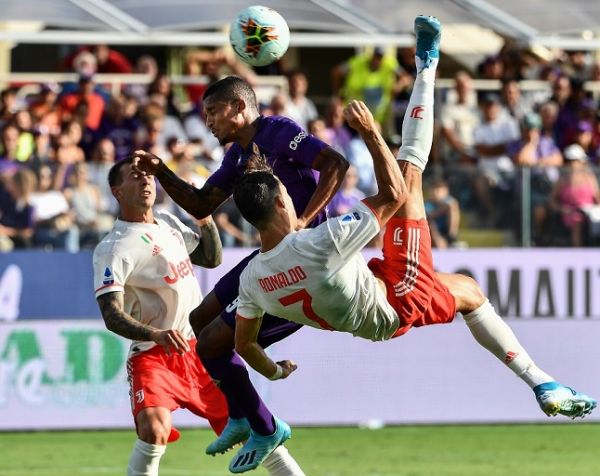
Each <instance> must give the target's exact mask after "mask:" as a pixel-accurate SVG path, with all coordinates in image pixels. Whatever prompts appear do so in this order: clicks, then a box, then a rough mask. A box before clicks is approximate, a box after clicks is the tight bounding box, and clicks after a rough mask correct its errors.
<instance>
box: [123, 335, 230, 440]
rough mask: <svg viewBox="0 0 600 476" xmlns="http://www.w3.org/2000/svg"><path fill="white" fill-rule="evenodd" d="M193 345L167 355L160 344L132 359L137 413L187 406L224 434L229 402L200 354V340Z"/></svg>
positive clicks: (133, 404)
mask: <svg viewBox="0 0 600 476" xmlns="http://www.w3.org/2000/svg"><path fill="white" fill-rule="evenodd" d="M189 345H190V350H189V351H188V352H186V353H185V354H183V355H180V354H178V353H177V352H171V355H167V353H166V352H165V351H164V349H163V348H162V347H160V346H158V345H157V346H155V347H153V348H152V349H150V350H147V351H145V352H140V353H139V354H136V355H134V356H132V357H130V358H129V360H128V361H127V373H128V380H129V396H130V397H131V410H132V412H133V416H134V418H135V417H136V416H137V414H138V413H139V412H140V411H141V410H143V409H144V408H148V407H164V408H168V409H169V410H170V411H174V410H177V409H178V408H187V409H188V410H189V411H191V412H192V413H194V414H196V415H198V416H201V417H202V418H206V419H207V420H208V422H209V423H210V426H211V427H212V428H213V429H214V430H215V432H216V433H217V434H220V433H221V431H223V428H225V425H226V424H227V416H228V411H227V401H226V400H225V397H224V396H223V394H222V393H221V391H220V390H219V389H218V388H217V386H216V385H215V383H214V382H213V381H212V379H211V378H210V375H209V374H208V372H207V371H206V370H205V368H204V366H203V365H202V363H201V362H200V359H199V358H198V356H197V355H196V352H195V351H194V349H195V347H196V340H195V339H192V340H190V341H189ZM173 430H174V431H172V432H171V436H170V437H169V441H174V440H176V439H177V437H178V432H177V430H175V429H173Z"/></svg>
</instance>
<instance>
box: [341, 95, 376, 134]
mask: <svg viewBox="0 0 600 476" xmlns="http://www.w3.org/2000/svg"><path fill="white" fill-rule="evenodd" d="M344 119H346V122H348V124H349V125H350V127H352V129H355V130H357V131H358V132H364V131H371V130H373V129H374V128H375V119H373V114H371V111H369V108H368V107H367V106H366V105H365V103H364V102H362V101H356V100H354V101H350V103H349V104H348V105H347V106H346V107H345V108H344Z"/></svg>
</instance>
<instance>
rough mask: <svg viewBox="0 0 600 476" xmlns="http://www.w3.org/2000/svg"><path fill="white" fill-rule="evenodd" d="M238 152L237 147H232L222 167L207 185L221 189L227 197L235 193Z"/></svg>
mask: <svg viewBox="0 0 600 476" xmlns="http://www.w3.org/2000/svg"><path fill="white" fill-rule="evenodd" d="M236 150H237V148H236V147H235V146H232V147H230V148H229V150H228V151H227V153H226V154H225V157H223V162H221V166H220V167H219V168H218V169H217V170H215V172H214V173H213V174H212V175H211V176H210V177H208V179H207V180H206V183H209V184H211V185H212V186H214V187H217V188H220V189H221V190H223V192H225V194H227V195H231V193H232V192H233V186H234V185H235V181H236V179H237V176H238V171H237V168H236V160H237V159H236V155H237V153H236Z"/></svg>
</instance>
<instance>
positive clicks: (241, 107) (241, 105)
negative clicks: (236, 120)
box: [237, 98, 246, 114]
mask: <svg viewBox="0 0 600 476" xmlns="http://www.w3.org/2000/svg"><path fill="white" fill-rule="evenodd" d="M245 109H246V101H244V100H243V99H241V98H240V99H238V100H237V112H238V114H241V113H242V112H244V110H245Z"/></svg>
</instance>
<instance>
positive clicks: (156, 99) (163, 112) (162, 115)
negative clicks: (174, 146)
mask: <svg viewBox="0 0 600 476" xmlns="http://www.w3.org/2000/svg"><path fill="white" fill-rule="evenodd" d="M168 111H169V107H168V106H167V96H165V95H164V94H154V95H152V96H150V102H149V103H148V105H147V106H146V107H145V108H144V112H143V116H144V117H145V118H147V120H148V121H150V123H149V124H148V126H152V127H154V128H158V136H157V137H156V138H155V140H156V142H157V145H158V146H159V147H161V148H162V149H165V148H166V147H167V141H168V140H169V139H170V138H171V137H177V139H178V140H180V141H182V142H187V136H186V134H185V131H184V130H183V125H182V124H181V121H180V120H179V116H177V115H174V114H170V113H169V112H168ZM155 119H159V121H155ZM147 129H148V132H152V131H150V129H149V128H148V127H147Z"/></svg>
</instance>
